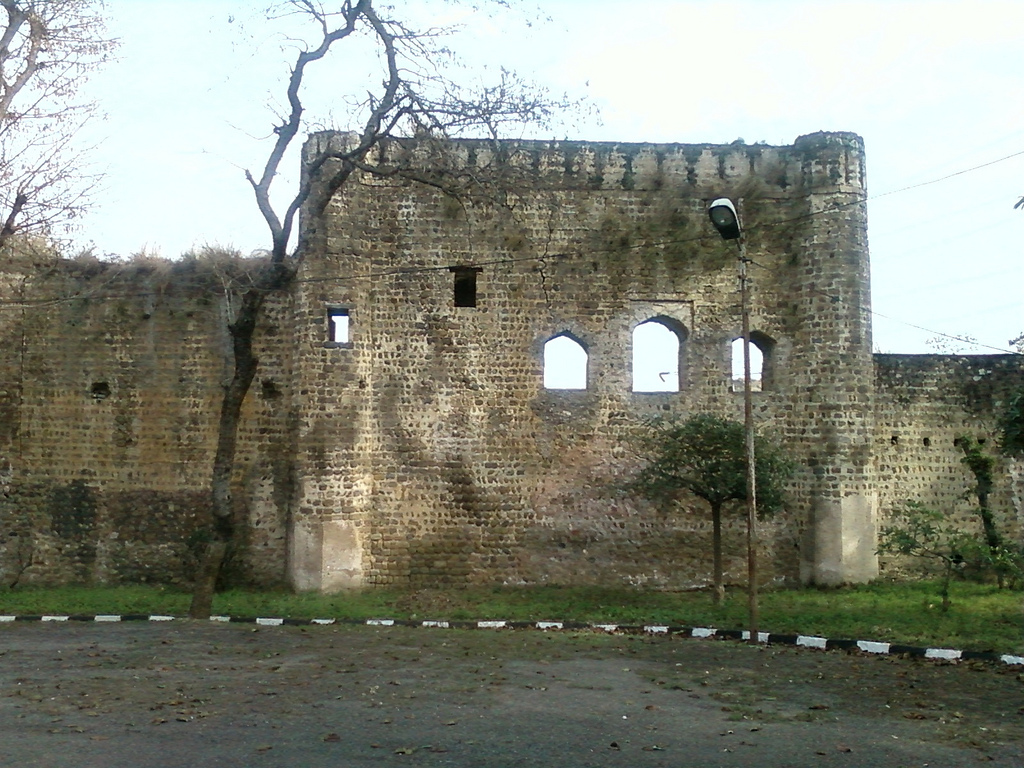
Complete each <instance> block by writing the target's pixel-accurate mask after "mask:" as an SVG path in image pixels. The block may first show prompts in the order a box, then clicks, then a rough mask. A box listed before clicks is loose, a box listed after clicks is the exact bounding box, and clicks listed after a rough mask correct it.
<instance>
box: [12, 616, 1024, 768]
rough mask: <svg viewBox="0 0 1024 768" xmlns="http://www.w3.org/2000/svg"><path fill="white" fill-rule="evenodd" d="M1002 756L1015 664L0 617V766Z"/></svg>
mask: <svg viewBox="0 0 1024 768" xmlns="http://www.w3.org/2000/svg"><path fill="white" fill-rule="evenodd" d="M979 763H991V764H993V765H1004V766H1021V765H1024V669H1022V668H1020V667H1016V668H1014V667H1005V666H996V665H992V664H986V663H971V662H965V663H959V664H948V663H935V662H925V661H923V660H912V659H895V658H888V657H879V656H864V655H853V654H846V653H842V652H827V653H826V652H822V651H814V650H809V649H801V648H792V647H767V648H765V647H761V648H754V647H750V646H748V645H743V644H740V643H736V642H731V641H715V640H694V639H684V638H680V637H674V636H642V637H641V636H618V635H607V634H603V633H595V632H579V633H567V632H542V631H538V630H507V629H502V630H448V629H424V628H405V627H361V626H309V627H289V626H281V627H256V626H253V625H246V624H217V623H209V622H188V621H175V622H172V623H160V624H156V623H145V622H140V623H122V624H91V623H60V624H56V623H46V624H42V623H16V624H7V625H0V765H2V766H20V767H26V768H28V767H32V768H34V767H37V766H38V767H39V768H42V767H44V766H45V767H46V768H50V767H51V766H52V767H55V766H64V767H66V766H105V767H109V768H122V767H127V766H132V767H133V768H148V767H149V766H204V767H205V766H258V767H262V766H289V767H293V766H334V765H337V766H573V767H576V766H631V767H632V766H639V767H640V768H646V767H648V766H650V767H655V766H672V767H673V768H677V767H680V766H690V765H697V764H699V765H702V766H821V767H822V768H830V767H832V766H843V767H844V768H846V767H852V766H872V767H874V766H885V767H886V768H888V767H890V766H963V765H977V764H979Z"/></svg>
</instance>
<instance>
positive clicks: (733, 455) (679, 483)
mask: <svg viewBox="0 0 1024 768" xmlns="http://www.w3.org/2000/svg"><path fill="white" fill-rule="evenodd" d="M637 442H638V448H639V451H640V454H641V456H642V457H643V458H644V459H645V461H646V463H645V465H644V467H643V468H642V469H641V470H640V471H639V473H638V474H637V476H636V477H635V478H634V479H633V480H632V481H631V482H630V483H629V489H630V490H632V491H633V492H635V493H638V494H639V495H641V496H643V497H645V498H649V499H652V500H655V501H660V502H667V501H676V500H678V499H679V498H680V497H681V496H683V495H684V494H692V495H694V496H697V497H698V498H700V499H703V500H704V501H706V502H707V504H708V506H709V507H710V508H711V524H712V540H713V547H712V549H713V554H712V558H713V580H714V599H715V603H716V604H721V602H722V600H723V598H724V596H725V587H724V584H723V579H722V511H723V509H724V508H725V507H726V505H728V504H729V503H730V502H734V501H745V500H746V498H747V470H746V467H747V463H746V437H745V432H744V427H743V424H741V423H740V422H738V421H731V420H729V419H723V418H721V417H719V416H713V415H710V414H701V415H698V416H693V417H692V418H689V419H687V420H685V421H678V420H674V419H651V420H649V421H647V422H646V423H645V425H644V429H643V430H642V433H641V434H640V436H639V438H638V441H637ZM754 455H755V469H756V475H757V487H756V494H757V508H758V512H759V513H760V514H762V515H764V514H767V513H772V512H775V511H777V510H779V509H781V507H782V505H783V500H784V498H783V490H784V486H785V483H786V480H787V479H788V478H789V476H790V475H791V474H792V472H793V464H792V462H790V461H789V460H788V459H787V458H786V457H785V456H784V455H783V453H782V451H781V450H780V449H779V447H778V446H777V445H775V444H774V443H772V442H771V441H769V440H767V439H766V438H764V437H763V436H761V435H756V436H755V441H754Z"/></svg>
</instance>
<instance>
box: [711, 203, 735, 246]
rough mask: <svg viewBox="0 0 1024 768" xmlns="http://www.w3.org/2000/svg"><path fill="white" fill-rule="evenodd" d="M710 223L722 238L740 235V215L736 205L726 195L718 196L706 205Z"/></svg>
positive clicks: (732, 238) (728, 238)
mask: <svg viewBox="0 0 1024 768" xmlns="http://www.w3.org/2000/svg"><path fill="white" fill-rule="evenodd" d="M708 216H710V217H711V223H712V225H714V227H715V229H716V230H718V234H720V235H721V236H722V239H723V240H736V239H737V238H739V236H740V217H739V214H738V213H736V206H735V205H733V204H732V200H730V199H729V198H727V197H720V198H718V199H717V200H715V201H714V202H712V203H711V205H710V206H709V207H708Z"/></svg>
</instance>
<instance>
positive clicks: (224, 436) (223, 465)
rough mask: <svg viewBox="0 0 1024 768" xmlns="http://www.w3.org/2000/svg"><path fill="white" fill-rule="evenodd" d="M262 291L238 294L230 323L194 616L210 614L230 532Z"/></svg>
mask: <svg viewBox="0 0 1024 768" xmlns="http://www.w3.org/2000/svg"><path fill="white" fill-rule="evenodd" d="M264 296H265V292H264V291H263V290H261V289H260V287H254V288H250V289H249V290H248V291H247V292H246V293H245V294H244V295H243V296H242V303H241V306H240V307H239V309H238V316H237V317H236V318H235V320H234V322H232V323H230V324H229V325H228V331H229V332H230V334H231V346H232V352H233V353H234V373H233V375H232V377H231V381H230V382H228V384H227V385H226V387H225V389H224V400H223V401H222V403H221V410H220V421H219V423H218V426H217V454H216V456H215V457H214V460H213V478H212V480H211V482H210V494H211V511H212V513H213V526H212V530H211V537H210V540H209V542H207V545H206V548H205V551H204V552H203V556H202V561H201V564H200V567H199V573H198V574H197V576H196V584H195V587H194V591H193V593H192V604H191V605H190V606H189V610H188V615H189V616H190V617H191V618H193V619H208V618H209V617H210V613H211V611H212V610H213V594H214V591H215V590H216V587H217V576H218V575H219V574H220V569H221V565H222V564H223V562H224V556H225V555H226V554H227V551H228V547H229V545H230V544H231V540H232V537H233V535H234V520H233V517H234V504H233V501H232V494H231V476H232V474H233V471H234V467H235V453H236V450H237V448H238V423H239V421H240V418H241V413H242V404H243V403H244V402H245V396H246V395H247V394H248V392H249V387H250V386H251V385H252V380H253V378H254V377H255V375H256V367H257V365H258V361H257V359H256V356H255V355H254V354H253V351H252V339H253V334H254V333H255V331H256V320H257V319H258V318H259V313H260V308H261V307H262V306H263V298H264Z"/></svg>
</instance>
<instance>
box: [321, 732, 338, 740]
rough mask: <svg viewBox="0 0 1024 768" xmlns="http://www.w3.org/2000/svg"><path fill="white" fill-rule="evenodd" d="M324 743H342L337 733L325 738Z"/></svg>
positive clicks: (329, 734)
mask: <svg viewBox="0 0 1024 768" xmlns="http://www.w3.org/2000/svg"><path fill="white" fill-rule="evenodd" d="M324 741H341V736H339V735H338V734H336V733H328V734H327V735H326V736H324Z"/></svg>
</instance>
